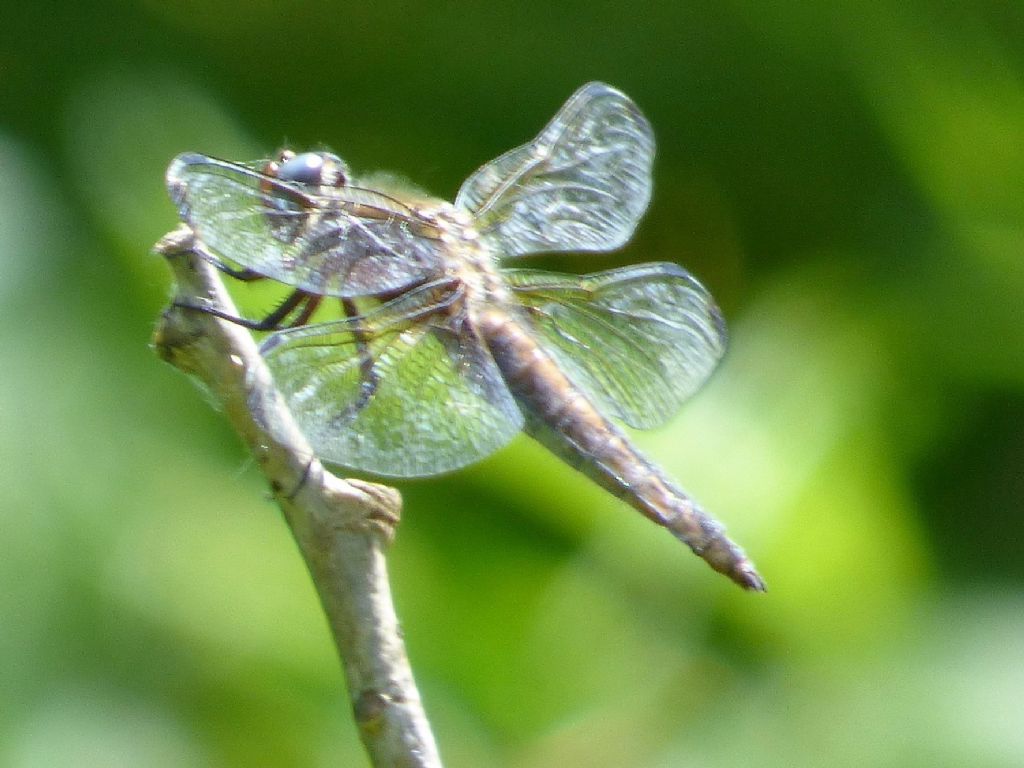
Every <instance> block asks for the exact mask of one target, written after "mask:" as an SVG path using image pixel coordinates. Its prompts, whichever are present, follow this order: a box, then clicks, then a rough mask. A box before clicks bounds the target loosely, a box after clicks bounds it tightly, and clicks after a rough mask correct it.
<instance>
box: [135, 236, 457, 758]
mask: <svg viewBox="0 0 1024 768" xmlns="http://www.w3.org/2000/svg"><path fill="white" fill-rule="evenodd" d="M155 250H156V252H157V253H159V254H161V255H163V256H165V257H166V258H167V261H168V263H169V265H170V267H171V270H172V272H173V273H174V277H175V281H176V284H177V289H176V290H177V297H178V299H179V300H180V301H181V302H182V303H189V304H193V305H195V304H197V303H200V304H201V303H209V304H210V305H211V306H214V307H216V308H218V309H220V310H222V311H224V312H228V313H231V314H235V313H236V310H235V308H234V305H233V303H232V301H231V298H230V297H229V296H228V294H227V292H226V291H225V289H224V286H223V283H222V282H221V280H220V276H219V275H218V273H217V271H216V270H215V269H214V268H213V267H212V266H211V265H210V264H209V263H208V262H207V261H205V260H204V259H202V258H201V257H199V256H197V255H196V254H195V253H194V251H193V238H192V233H191V231H190V230H189V229H188V228H187V227H184V226H182V227H180V228H179V229H177V230H175V231H174V232H171V233H170V234H168V235H166V236H164V237H163V238H162V239H161V240H160V241H159V242H158V243H157V245H156V246H155ZM154 344H155V346H156V350H157V353H158V354H159V355H160V356H161V357H162V358H163V359H164V360H166V361H168V362H170V363H171V364H173V365H175V366H177V367H178V368H180V369H181V370H183V371H185V372H186V373H189V374H191V375H193V376H196V377H197V378H198V379H199V380H200V381H202V382H203V383H204V384H205V385H206V387H207V388H208V390H209V391H210V392H211V393H212V394H213V396H214V397H215V399H216V400H217V402H218V403H220V404H221V406H222V407H223V409H224V411H225V413H226V414H227V416H228V418H229V419H230V420H231V423H232V425H233V426H234V427H235V429H236V430H237V431H238V433H239V434H240V435H241V436H242V438H243V439H244V440H245V442H246V443H247V444H248V446H249V448H250V449H251V450H252V453H253V455H254V456H255V457H256V460H257V461H258V462H259V465H260V468H261V469H262V470H263V473H264V474H265V475H266V477H267V479H268V480H269V482H270V488H271V490H272V491H273V494H274V498H275V500H276V501H277V503H278V504H279V505H280V507H281V510H282V512H283V513H284V517H285V520H286V521H287V523H288V525H289V527H290V528H291V530H292V534H293V535H294V537H295V541H296V542H297V543H298V545H299V549H300V550H301V552H302V556H303V558H304V559H305V561H306V565H307V566H308V568H309V572H310V575H311V576H312V577H313V582H314V583H315V585H316V589H317V592H318V593H319V595H320V602H321V604H322V605H323V609H324V612H325V613H326V614H327V619H328V621H329V623H330V626H331V631H332V632H333V634H334V641H335V644H336V645H337V647H338V652H339V654H340V656H341V661H342V666H343V667H344V671H345V677H346V679H347V682H348V690H349V697H350V699H351V702H352V709H353V712H354V714H355V719H356V723H357V725H358V727H359V732H360V735H361V737H362V740H363V744H364V745H365V747H366V750H367V752H368V753H369V755H370V760H371V762H372V764H373V765H374V766H375V768H440V766H441V760H440V757H439V756H438V752H437V746H436V744H435V741H434V736H433V734H432V733H431V730H430V725H429V723H428V721H427V717H426V714H425V712H424V710H423V706H422V703H421V701H420V696H419V692H418V691H417V689H416V685H415V682H414V681H413V675H412V669H411V667H410V666H409V660H408V657H407V655H406V652H405V645H404V643H403V642H402V637H401V633H400V630H399V627H398V618H397V616H396V615H395V610H394V605H393V604H392V600H391V588H390V585H389V582H388V576H387V569H386V562H385V557H384V553H385V550H386V548H387V546H388V544H390V542H391V540H392V538H393V536H394V531H395V526H396V525H397V523H398V520H399V514H400V509H401V497H400V496H399V494H398V492H397V491H395V490H394V489H392V488H388V487H386V486H381V485H374V484H371V483H363V482H359V481H356V480H348V481H346V480H342V479H340V478H338V477H335V476H334V475H332V474H331V473H330V472H328V471H327V470H326V469H324V467H323V465H321V463H320V462H319V461H318V460H317V458H316V457H315V456H314V455H313V451H312V449H311V448H310V446H309V444H308V443H307V442H306V440H305V438H304V437H303V436H302V434H301V432H300V431H299V429H298V428H297V427H296V425H295V423H294V421H293V420H292V418H291V414H290V413H289V412H288V409H287V407H286V405H285V403H284V401H283V399H282V398H281V396H280V395H279V393H278V392H277V391H276V390H275V388H274V384H273V380H272V378H271V376H270V372H269V371H268V370H267V368H266V366H265V365H264V363H263V360H262V358H261V357H260V355H259V351H258V349H257V347H256V344H255V342H254V341H253V339H252V336H251V335H250V334H249V333H248V332H247V331H245V330H243V329H242V328H239V327H238V326H236V325H233V324H231V323H227V322H224V321H222V320H218V319H216V318H214V317H212V316H211V315H209V314H207V313H205V312H198V311H195V310H189V309H182V308H179V307H176V306H173V305H172V306H170V307H168V308H167V309H166V310H165V311H164V313H163V316H162V318H161V320H160V323H159V324H158V326H157V329H156V333H155V335H154Z"/></svg>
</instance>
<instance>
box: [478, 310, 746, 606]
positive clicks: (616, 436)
mask: <svg viewBox="0 0 1024 768" xmlns="http://www.w3.org/2000/svg"><path fill="white" fill-rule="evenodd" d="M480 330H481V332H482V334H483V336H484V338H485V339H486V341H487V345H488V347H489V349H490V351H491V355H492V356H493V357H494V360H495V362H496V363H497V365H498V367H499V369H501V372H502V375H503V377H504V378H505V382H506V384H508V387H509V389H510V390H511V391H512V394H513V395H514V396H515V398H516V401H517V402H518V403H519V406H520V408H522V410H523V412H524V414H525V416H526V429H527V432H529V434H530V435H531V436H532V437H534V438H535V439H537V440H538V441H540V442H541V443H542V444H543V445H544V446H545V447H547V448H548V449H549V450H551V451H553V452H554V453H555V454H556V455H558V456H559V457H560V458H561V459H563V460H564V461H565V462H566V463H568V464H569V465H570V466H573V467H575V468H576V469H577V470H579V471H580V472H582V473H584V474H585V475H587V476H588V477H589V478H591V479H592V480H594V481H595V482H597V483H598V484H599V485H601V486H602V487H603V488H605V489H606V490H608V491H610V492H611V493H613V494H614V495H615V496H618V497H619V498H621V499H623V500H624V501H626V502H628V503H629V504H630V505H631V506H633V507H634V508H635V509H637V510H638V511H639V512H641V513H642V514H643V515H644V516H646V517H648V518H649V519H651V520H653V521H654V522H655V523H657V524H658V525H660V526H662V527H664V528H667V529H668V530H669V531H670V532H671V533H672V534H673V535H674V536H676V538H678V539H680V540H681V541H682V542H684V543H685V544H686V545H688V546H689V547H690V549H692V550H693V551H694V552H695V553H696V554H697V555H699V556H700V557H701V558H703V559H704V560H705V561H706V562H707V563H708V564H709V565H710V566H711V567H712V568H714V569H715V570H716V571H719V572H720V573H723V574H725V575H726V576H728V577H729V578H731V579H732V580H733V581H735V582H736V583H738V584H740V585H741V586H743V587H745V588H747V589H754V590H759V591H763V590H764V589H765V585H764V581H763V580H762V579H761V577H760V576H759V575H758V573H757V571H756V570H755V568H754V565H753V563H751V562H750V560H749V559H748V558H747V556H746V555H745V554H744V552H743V550H742V549H741V548H740V547H739V546H737V545H736V544H735V543H733V542H732V541H731V540H730V539H729V538H728V537H727V536H726V535H725V532H724V528H723V526H722V525H721V523H719V522H717V521H716V520H715V519H714V518H712V517H711V516H710V515H708V514H707V513H706V512H705V511H704V510H703V509H701V508H700V506H699V505H698V504H697V503H696V502H695V501H694V500H693V499H691V498H690V497H689V496H687V495H686V493H684V492H683V491H682V490H681V489H679V488H678V487H677V486H676V485H675V484H674V483H672V482H671V481H670V480H669V479H668V478H667V477H666V476H665V474H664V473H663V472H662V470H661V469H659V468H658V467H657V466H656V465H655V464H654V463H652V462H651V461H650V460H648V459H647V458H646V457H644V456H643V454H641V453H640V452H639V451H638V450H637V449H636V448H635V447H634V446H633V445H632V443H630V441H629V439H628V438H627V437H626V435H625V434H624V433H623V432H622V431H621V430H619V429H618V428H617V427H616V426H615V425H614V424H612V423H611V422H610V421H608V420H607V419H606V418H605V417H604V416H602V415H601V413H600V411H598V409H597V408H596V407H595V406H594V405H593V403H591V402H590V400H589V399H588V398H587V397H586V396H585V395H584V394H583V393H582V392H581V391H580V390H579V389H578V388H577V387H576V386H574V385H573V383H572V381H571V380H570V379H569V378H568V376H566V374H565V373H564V372H563V371H562V370H561V369H560V368H559V366H558V364H557V363H556V362H555V360H554V359H553V358H552V357H551V356H550V355H548V354H547V353H546V352H545V351H544V350H543V349H542V348H541V347H540V346H539V345H538V344H537V343H536V342H535V341H534V339H533V338H532V336H531V335H530V334H529V333H528V332H527V331H526V330H524V329H523V328H522V327H520V325H519V321H518V320H517V319H515V318H513V317H510V316H509V315H508V314H506V313H504V312H500V311H497V310H492V311H489V312H487V313H485V314H484V316H483V317H482V318H481V322H480Z"/></svg>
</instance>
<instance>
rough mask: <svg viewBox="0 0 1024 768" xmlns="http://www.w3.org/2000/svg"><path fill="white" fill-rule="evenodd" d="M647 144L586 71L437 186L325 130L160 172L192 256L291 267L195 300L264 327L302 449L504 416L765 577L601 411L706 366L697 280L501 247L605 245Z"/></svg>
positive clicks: (468, 451)
mask: <svg viewBox="0 0 1024 768" xmlns="http://www.w3.org/2000/svg"><path fill="white" fill-rule="evenodd" d="M653 160H654V137H653V132H652V129H651V126H650V124H649V122H648V121H647V119H646V118H645V117H644V115H643V114H642V113H641V112H640V110H639V108H638V107H637V106H636V104H635V103H634V102H633V101H632V100H631V99H630V98H629V97H628V96H626V95H625V94H624V93H622V92H621V91H619V90H617V89H615V88H613V87H611V86H609V85H606V84H604V83H599V82H592V83H588V84H586V85H584V86H583V87H582V88H580V89H579V90H578V91H576V93H574V94H573V95H572V96H571V97H570V98H569V100H568V101H567V102H566V103H565V104H564V105H563V106H562V108H561V109H560V110H559V111H558V113H557V114H556V115H555V116H554V118H553V119H552V120H551V121H550V122H549V123H548V124H547V126H546V127H545V128H544V129H543V130H542V131H541V132H540V133H539V134H538V135H537V136H536V138H534V139H533V140H532V141H530V142H528V143H526V144H523V145H522V146H519V147H516V148H514V149H512V150H509V151H508V152H506V153H505V154H503V155H501V156H500V157H498V158H497V159H495V160H492V161H491V162H489V163H486V164H485V165H483V166H482V167H480V168H479V169H478V170H477V171H476V172H475V173H473V174H472V175H471V176H470V177H469V178H468V179H467V180H466V181H465V182H464V183H463V184H462V187H461V188H460V189H459V192H458V194H457V195H456V197H455V201H454V203H449V202H446V201H444V200H440V199H437V198H435V197H432V196H430V195H427V194H426V193H422V192H419V191H418V190H410V189H408V188H402V187H401V186H399V185H396V184H395V183H394V181H393V180H390V179H388V178H386V177H381V178H377V179H374V178H373V177H367V178H365V179H362V180H360V179H357V178H355V177H353V176H352V175H351V174H350V171H349V168H348V166H347V165H346V164H345V163H344V161H342V160H341V158H339V157H338V156H337V155H334V154H332V153H330V152H327V151H310V152H302V153H295V152H292V151H283V152H281V153H280V154H279V155H278V156H277V157H275V158H273V159H271V160H260V161H255V162H248V163H236V162H229V161H226V160H219V159H216V158H213V157H208V156H205V155H202V154H197V153H185V154H181V155H179V156H178V157H176V158H175V159H174V160H173V161H172V162H171V164H170V166H169V168H168V170H167V187H168V190H169V194H170V197H171V199H172V200H173V202H174V203H175V204H176V206H177V208H178V211H179V215H180V217H181V219H182V221H183V222H184V223H185V224H187V225H188V226H189V227H190V228H191V230H192V231H193V233H194V236H195V243H196V246H195V247H196V250H197V252H198V253H199V254H200V255H201V256H202V257H204V258H206V259H208V260H210V261H211V262H212V263H213V264H214V265H216V266H217V267H218V268H219V269H221V270H223V271H224V272H225V273H227V274H229V275H231V276H233V277H236V278H240V279H245V280H250V279H270V280H273V281H277V282H279V283H283V284H285V285H287V286H288V287H289V288H290V289H291V292H290V293H289V295H288V296H287V298H286V299H285V300H284V301H283V302H282V303H281V304H280V306H278V307H277V309H275V310H274V311H273V312H271V313H269V314H268V315H267V316H266V317H264V318H263V319H261V320H258V321H254V320H247V319H245V318H237V317H232V316H230V315H227V314H226V313H223V312H219V311H218V310H216V309H214V308H210V307H197V308H199V309H203V310H204V311H208V312H212V313H213V314H216V315H218V316H219V317H222V318H223V319H226V320H230V321H232V322H238V323H241V324H243V325H245V326H246V327H249V328H252V329H254V330H257V331H265V332H267V334H268V335H266V336H265V337H264V338H263V341H262V343H261V347H260V350H261V354H262V356H263V357H264V359H265V360H266V363H267V365H268V366H269V368H270V370H271V373H272V374H273V377H274V380H275V383H276V386H277V387H278V388H279V390H280V391H281V392H282V394H283V395H284V397H285V399H286V401H287V403H288V405H289V407H290V409H291V411H292V413H293V414H294V417H295V419H296V421H297V423H298V424H299V426H300V428H301V429H302V430H303V432H304V433H305V435H306V437H307V438H308V440H309V442H310V444H311V445H312V446H313V448H314V450H315V451H316V452H317V454H318V455H319V456H320V458H322V459H324V460H326V461H328V462H330V463H333V464H337V465H341V466H344V467H348V468H350V469H354V470H358V471H364V472H368V473H371V474H376V475H379V476H384V477H397V478H410V477H424V476H430V475H437V474H441V473H445V472H449V471H452V470H456V469H459V468H461V467H464V466H466V465H469V464H471V463H473V462H477V461H479V460H481V459H483V458H485V457H487V456H489V455H491V454H493V453H494V452H496V451H497V450H498V449H500V448H502V447H503V446H505V445H506V444H508V443H509V442H510V441H511V440H512V439H513V437H515V436H516V435H517V434H518V433H520V432H521V431H523V430H525V431H526V432H527V434H529V435H530V436H531V437H533V438H534V439H536V440H537V441H539V442H540V443H541V444H542V445H543V446H545V447H546V448H548V449H549V450H551V451H552V452H553V453H554V454H555V455H556V456H557V457H559V458H560V459H562V460H564V461H565V462H566V463H568V464H569V465H570V466H572V467H574V468H575V469H577V470H579V471H581V472H582V473H584V474H585V475H586V476H587V477H589V478H590V479H591V480H593V481H594V482H596V483H597V484H599V485H600V486H602V487H603V488H605V489H607V490H608V491H610V492H611V493H613V494H615V495H616V496H618V497H619V498H621V499H623V500H624V501H626V502H628V503H629V504H630V505H631V506H633V507H634V508H635V509H637V510H638V511H639V512H641V513H642V514H643V515H645V516H646V517H648V518H649V519H651V520H652V521H654V522H655V523H657V524H658V525H660V526H662V527H664V528H665V529H667V530H668V531H669V532H671V533H672V534H673V535H674V536H675V537H676V538H678V539H679V540H681V541H682V542H683V543H685V544H686V545H688V546H689V548H690V549H691V550H692V551H693V552H694V553H696V554H697V555H698V556H700V557H701V558H703V559H704V560H705V561H706V562H707V563H708V564H709V565H710V566H711V567H712V568H714V569H715V570H716V571H719V572H721V573H723V574H725V575H726V576H728V577H729V578H731V579H732V580H733V581H735V582H736V583H738V584H739V585H741V586H742V587H745V588H747V589H750V590H756V591H764V589H765V583H764V581H763V579H762V578H761V576H760V575H759V574H758V572H757V570H756V568H755V567H754V565H753V563H752V562H751V561H750V559H749V558H748V557H747V556H746V555H745V554H744V552H743V550H742V549H741V548H740V547H739V546H738V545H736V544H735V543H733V542H732V541H731V540H730V539H729V538H728V537H727V536H726V534H725V532H724V528H723V526H722V525H721V523H719V522H718V521H716V520H715V519H714V518H713V517H711V515H710V514H709V513H708V512H706V511H705V510H704V509H703V508H702V507H701V506H700V505H699V504H698V503H697V502H696V501H695V500H694V499H693V498H691V497H690V496H689V495H688V494H687V493H686V492H684V491H683V490H682V489H681V488H680V487H679V486H677V485H676V484H675V483H674V482H673V481H672V480H671V479H670V478H669V477H668V476H667V475H666V473H665V472H664V471H662V470H661V469H660V468H659V467H658V466H657V465H655V464H654V463H653V462H652V461H651V460H649V459H648V458H646V457H645V456H644V455H643V454H641V452H640V451H639V450H638V449H637V448H636V447H635V446H634V445H633V444H632V442H631V441H630V440H629V438H628V437H627V435H626V434H625V432H624V431H623V430H622V429H621V428H620V427H619V426H618V424H617V422H621V423H623V424H625V425H627V426H630V427H634V428H639V429H649V428H652V427H656V426H658V425H661V424H663V423H664V422H666V421H667V420H668V419H669V418H670V417H671V416H672V415H673V414H674V413H675V412H676V411H677V410H678V409H679V407H680V406H681V405H682V403H683V402H684V401H685V400H687V399H688V398H689V397H690V396H691V395H693V394H694V392H696V391H697V389H698V388H700V387H701V386H702V384H703V383H704V382H705V380H706V379H707V378H708V376H709V375H710V374H711V372H712V371H713V370H714V368H715V367H716V365H717V364H718V362H719V360H720V359H721V357H722V355H723V353H724V351H725V347H726V330H725V325H724V322H723V319H722V315H721V312H720V310H719V309H718V307H717V306H716V304H715V302H714V300H713V299H712V297H711V295H710V294H709V292H708V291H707V290H706V289H705V288H704V286H702V285H701V283H700V282H698V281H697V279H696V278H694V277H693V276H692V275H691V274H690V273H689V272H687V271H686V270H684V269H683V268H682V267H679V266H677V265H676V264H672V263H650V264H640V265H634V266H628V267H624V268H617V269H611V270H606V271H601V272H596V273H593V274H588V275H582V276H581V275H570V274H557V273H553V272H548V271H541V270H536V269H527V268H511V267H507V266H505V264H506V263H507V262H509V261H514V260H515V259H517V258H520V257H523V256H528V255H531V254H538V253H557V252H567V251H569V252H607V251H612V250H615V249H618V248H619V247H621V246H623V245H624V244H625V243H626V242H627V241H629V240H630V238H631V237H632V235H633V232H634V230H635V229H636V226H637V224H638V222H639V220H640V218H641V216H642V215H643V213H644V211H645V210H646V208H647V206H648V203H649V201H650V197H651V188H652V178H651V172H652V166H653ZM334 301H337V302H338V304H337V305H336V307H335V314H334V316H333V317H331V318H328V319H322V320H321V319H318V318H319V315H318V313H319V312H320V310H321V308H322V307H323V306H324V305H325V302H334ZM321 314H322V313H321Z"/></svg>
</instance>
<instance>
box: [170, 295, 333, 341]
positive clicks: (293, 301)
mask: <svg viewBox="0 0 1024 768" xmlns="http://www.w3.org/2000/svg"><path fill="white" fill-rule="evenodd" d="M303 302H305V303H306V306H305V307H303V309H302V311H301V312H300V313H299V315H298V316H297V318H296V319H295V320H294V321H293V322H291V323H285V322H284V320H285V319H286V318H287V317H288V315H290V314H291V313H292V312H294V311H295V309H296V308H297V307H298V306H300V305H301V304H302V303H303ZM319 303H320V297H319V296H314V295H311V294H309V293H306V292H305V291H302V290H295V291H292V292H291V293H290V294H289V295H288V297H287V298H286V299H285V300H284V301H283V302H281V305H280V306H279V307H278V308H277V309H275V310H274V311H273V312H271V313H270V314H268V315H267V316H266V317H264V318H263V319H262V320H250V319H248V318H246V317H236V316H235V315H232V314H229V313H227V312H224V311H223V310H220V309H217V308H216V307H211V306H201V305H197V304H189V303H187V302H182V301H175V302H174V306H175V307H180V308H182V309H194V310H197V311H199V312H205V313H206V314H208V315H213V316H214V317H216V318H219V319H221V320H227V321H228V322H229V323H234V324H235V325H240V326H242V327H243V328H248V329H249V330H250V331H277V330H281V329H282V328H294V327H295V326H298V325H304V324H305V323H307V322H308V321H309V317H310V315H312V314H313V312H314V310H315V309H316V307H317V305H318V304H319Z"/></svg>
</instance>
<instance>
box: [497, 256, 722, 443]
mask: <svg viewBox="0 0 1024 768" xmlns="http://www.w3.org/2000/svg"><path fill="white" fill-rule="evenodd" d="M504 275H505V276H506V278H507V279H508V281H509V285H510V286H511V288H512V289H513V291H514V293H515V295H516V298H518V299H519V301H520V302H521V303H522V305H523V306H524V307H525V308H526V316H527V318H529V322H530V323H531V325H532V327H533V328H534V330H535V331H536V332H537V339H538V340H539V341H540V342H541V343H542V345H543V346H544V348H545V349H546V350H547V351H548V352H550V353H551V355H552V356H553V357H554V358H555V359H556V360H557V361H558V362H559V363H560V364H561V365H562V366H563V367H564V369H565V372H566V374H567V375H568V376H569V378H571V379H572V380H573V381H574V383H576V385H577V386H579V387H580V388H581V389H583V391H584V392H586V393H587V394H588V395H589V396H590V397H591V398H593V399H594V401H595V402H596V403H597V404H598V405H600V406H603V407H604V408H605V409H607V410H608V412H609V413H610V414H611V415H613V416H617V417H618V418H619V419H621V420H622V421H624V422H625V423H626V424H629V425H630V426H632V427H637V428H640V429H647V428H650V427H654V426H657V425H658V424H661V423H663V422H664V421H665V420H667V419H668V418H669V417H670V416H671V415H672V414H674V413H675V412H676V410H677V409H678V408H679V406H680V405H681V404H682V403H683V401H685V400H686V399H687V398H688V397H690V395H692V394H693V393H694V392H696V391H697V389H699V388H700V386H701V385H702V384H703V383H704V381H705V380H706V379H707V378H708V376H709V375H710V373H711V371H712V370H714V368H715V366H716V365H717V364H718V361H719V359H721V357H722V355H723V353H724V352H725V344H726V333H725V325H724V323H723V321H722V317H721V314H720V313H719V311H718V307H716V306H715V304H714V301H713V300H712V298H711V295H710V294H709V293H708V292H707V290H705V289H704V287H703V286H702V285H701V284H700V283H698V282H697V280H696V279H694V277H693V276H692V275H690V274H689V273H688V272H687V271H686V270H684V269H682V268H681V267H678V266H676V265H675V264H640V265H637V266H633V267H626V268H624V269H613V270H610V271H607V272H598V273H596V274H592V275H585V276H582V277H580V276H577V275H555V274H552V273H550V272H540V271H533V270H505V271H504Z"/></svg>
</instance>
